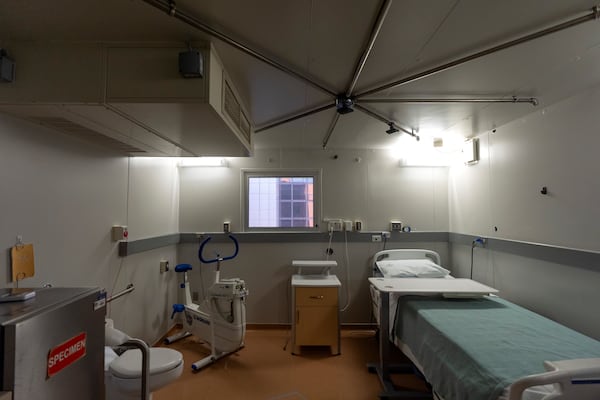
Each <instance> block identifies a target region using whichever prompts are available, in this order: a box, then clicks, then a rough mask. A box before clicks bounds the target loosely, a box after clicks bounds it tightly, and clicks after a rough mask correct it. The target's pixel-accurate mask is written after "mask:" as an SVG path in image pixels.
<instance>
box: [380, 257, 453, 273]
mask: <svg viewBox="0 0 600 400" xmlns="http://www.w3.org/2000/svg"><path fill="white" fill-rule="evenodd" d="M376 264H377V267H378V268H379V269H380V270H381V273H382V274H383V276H384V277H386V278H444V277H445V276H446V275H449V274H450V271H448V270H447V269H445V268H442V267H440V266H439V265H437V264H436V263H434V262H433V261H431V260H427V259H414V260H412V259H411V260H382V261H377V262H376Z"/></svg>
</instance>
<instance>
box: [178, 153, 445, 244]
mask: <svg viewBox="0 0 600 400" xmlns="http://www.w3.org/2000/svg"><path fill="white" fill-rule="evenodd" d="M335 155H337V159H334V156H335ZM357 159H360V161H357ZM244 168H257V169H277V168H289V169H302V168H305V169H322V170H323V184H322V186H323V189H322V198H323V206H322V214H323V215H322V216H323V218H344V219H349V220H356V219H359V220H361V221H362V223H363V230H365V231H369V230H372V231H377V230H378V231H381V230H389V222H390V220H392V219H400V220H402V221H403V222H404V224H408V225H410V226H412V228H413V230H415V231H444V232H445V231H447V230H448V191H447V179H448V169H447V168H440V167H401V166H400V164H399V162H398V161H397V160H396V159H394V158H393V157H391V156H390V155H389V154H388V153H387V152H385V151H375V150H354V151H353V150H340V151H336V150H328V151H323V150H287V151H278V150H257V151H256V152H255V156H254V157H252V158H233V159H230V161H229V166H228V167H187V168H181V169H180V176H181V207H180V219H179V227H180V229H181V231H182V232H220V231H222V229H223V222H224V221H230V222H231V224H232V230H234V231H241V230H242V228H243V220H242V210H241V204H243V201H242V191H241V188H242V182H241V180H242V178H241V175H242V172H241V171H242V169H244ZM322 230H323V231H325V230H326V228H324V227H322Z"/></svg>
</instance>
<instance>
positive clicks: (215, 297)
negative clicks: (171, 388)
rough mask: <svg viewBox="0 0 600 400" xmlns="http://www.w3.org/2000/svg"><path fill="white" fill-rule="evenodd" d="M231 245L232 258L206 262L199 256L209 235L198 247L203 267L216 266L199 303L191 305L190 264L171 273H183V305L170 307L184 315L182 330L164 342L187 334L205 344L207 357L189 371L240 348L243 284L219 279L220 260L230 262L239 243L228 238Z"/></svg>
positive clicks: (243, 299) (180, 266)
mask: <svg viewBox="0 0 600 400" xmlns="http://www.w3.org/2000/svg"><path fill="white" fill-rule="evenodd" d="M229 238H230V239H231V240H232V241H233V243H234V245H235V251H234V253H233V255H231V256H228V257H221V256H220V255H219V254H218V253H217V257H216V258H213V259H210V260H206V259H204V257H203V255H202V253H203V251H204V247H205V246H206V244H207V243H208V242H209V241H210V240H211V237H210V236H209V237H208V238H206V239H205V240H204V241H203V242H202V244H201V245H200V249H199V250H198V257H199V258H200V261H202V262H203V263H204V264H212V263H217V269H216V271H215V280H214V282H213V284H212V285H211V286H210V287H209V288H208V297H207V299H206V300H204V301H203V302H202V304H196V303H193V302H192V296H191V292H190V283H189V280H188V276H187V273H188V271H189V270H191V269H192V266H191V265H190V264H179V265H177V266H176V267H175V272H182V273H183V282H182V283H181V284H180V287H181V288H182V289H184V290H185V304H173V313H172V314H171V318H173V317H174V316H175V314H177V313H180V312H183V313H184V316H185V318H184V319H185V322H184V328H185V331H184V332H181V333H178V334H176V335H173V336H169V337H167V338H166V339H165V343H173V342H174V341H176V340H179V339H182V338H184V337H187V336H189V335H194V336H195V337H196V338H198V339H201V340H203V341H204V342H208V345H209V346H210V350H211V354H210V355H209V356H207V357H205V358H203V359H201V360H199V361H196V362H195V363H193V364H192V369H193V370H194V371H198V370H200V369H202V368H203V367H205V366H207V365H209V364H212V363H214V362H215V361H217V360H219V359H220V358H223V357H225V356H227V355H229V354H231V353H235V352H236V351H238V350H240V349H241V348H242V347H244V336H245V334H246V295H247V294H248V291H247V290H246V285H245V283H244V281H243V280H241V279H238V278H233V279H221V277H220V274H221V261H227V260H232V259H234V258H235V257H236V256H237V254H238V251H239V244H238V241H237V239H236V238H235V237H233V236H232V235H229Z"/></svg>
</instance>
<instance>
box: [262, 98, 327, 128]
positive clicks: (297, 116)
mask: <svg viewBox="0 0 600 400" xmlns="http://www.w3.org/2000/svg"><path fill="white" fill-rule="evenodd" d="M333 107H335V103H330V104H327V105H324V106H319V107H317V108H313V109H311V110H308V111H304V112H301V113H299V114H295V115H292V116H290V117H287V118H284V119H280V120H277V121H274V122H270V123H267V125H263V126H261V127H260V128H257V129H255V130H254V133H259V132H262V131H266V130H267V129H271V128H275V127H276V126H279V125H283V124H285V123H287V122H292V121H295V120H297V119H300V118H303V117H307V116H309V115H312V114H316V113H318V112H321V111H325V110H328V109H330V108H333ZM336 114H337V113H336Z"/></svg>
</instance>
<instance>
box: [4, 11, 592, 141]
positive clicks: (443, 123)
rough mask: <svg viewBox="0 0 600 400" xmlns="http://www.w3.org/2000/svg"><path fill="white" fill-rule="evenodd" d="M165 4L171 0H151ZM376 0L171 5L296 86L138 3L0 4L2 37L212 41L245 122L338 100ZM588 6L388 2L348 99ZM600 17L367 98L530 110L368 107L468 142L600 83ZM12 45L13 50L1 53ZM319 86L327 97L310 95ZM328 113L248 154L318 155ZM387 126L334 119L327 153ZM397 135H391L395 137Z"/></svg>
mask: <svg viewBox="0 0 600 400" xmlns="http://www.w3.org/2000/svg"><path fill="white" fill-rule="evenodd" d="M153 1H155V2H158V3H160V2H161V1H162V2H163V3H165V4H166V3H167V0H153ZM382 4H385V1H376V0H368V1H365V0H325V1H317V0H295V1H291V0H290V1H281V0H256V1H252V2H249V1H244V0H204V1H194V0H178V1H177V9H178V10H180V11H183V12H185V13H187V14H188V15H189V16H191V17H193V18H195V19H197V20H199V21H202V22H203V23H205V24H207V25H208V26H210V27H212V28H214V29H215V30H216V31H218V32H220V33H223V34H225V35H226V36H228V37H230V38H232V39H233V40H235V41H237V42H239V43H240V44H242V45H244V46H247V47H248V48H250V49H252V50H253V51H256V52H257V53H259V54H260V55H262V56H264V57H266V58H268V59H269V60H272V61H274V62H276V63H278V64H280V65H282V66H284V67H285V68H289V69H291V70H293V71H296V72H297V73H298V74H299V75H301V76H302V78H298V77H294V76H291V75H290V74H288V73H287V72H285V71H282V70H280V69H278V68H275V67H273V66H272V65H268V64H266V63H264V62H263V61H260V60H258V59H256V58H253V57H251V56H250V55H248V54H246V53H243V52H241V51H240V50H239V49H236V48H234V47H232V46H230V45H229V44H227V43H224V42H221V41H219V40H217V39H211V38H210V36H209V35H207V34H206V33H204V32H202V31H200V30H198V29H197V28H194V27H192V26H190V25H187V24H186V23H185V22H182V21H181V20H179V19H177V18H174V17H171V16H169V15H168V14H167V13H166V12H164V11H162V10H159V9H157V8H156V7H153V5H151V4H149V1H143V0H86V1H80V0H79V1H78V0H54V1H46V0H21V1H4V2H0V38H1V39H0V47H1V46H2V44H3V43H4V42H7V41H14V40H20V41H38V42H44V41H66V42H173V41H177V42H181V43H182V44H185V43H187V42H190V41H191V42H196V41H206V40H213V42H214V43H215V47H216V48H217V51H218V52H219V55H220V57H221V58H222V60H223V62H224V64H225V68H226V69H227V71H228V73H229V74H230V75H231V77H232V79H233V81H234V83H235V85H236V87H237V88H238V90H239V92H240V94H241V97H242V99H243V103H244V104H245V106H246V108H247V109H248V110H249V112H250V119H251V121H252V124H253V126H254V128H261V127H264V126H266V125H269V124H271V123H273V122H277V121H281V120H282V119H285V118H287V117H291V116H294V115H298V114H301V113H303V112H306V111H308V110H311V109H314V108H316V107H319V106H323V105H326V104H330V105H332V104H333V103H334V101H335V94H345V93H346V91H347V89H348V86H349V84H350V81H351V80H352V78H353V74H354V71H355V68H356V66H357V63H358V62H359V60H360V57H361V54H362V52H363V49H364V48H365V45H366V44H367V41H368V38H369V35H370V34H371V31H372V29H373V26H374V23H375V21H376V18H377V14H378V12H379V10H380V8H381V7H382ZM593 6H595V3H594V1H590V0H570V1H564V0H505V1H497V0H394V1H392V2H391V6H390V8H389V12H388V13H387V16H386V18H385V19H384V21H383V25H382V26H381V29H380V31H379V35H378V37H377V40H376V41H375V42H374V44H373V46H372V49H371V52H370V54H369V57H368V58H367V60H366V62H365V65H364V69H363V70H362V72H361V74H360V75H359V77H358V78H359V79H358V83H357V86H356V88H355V91H354V93H352V94H353V95H356V94H359V98H358V100H357V101H358V102H359V103H360V94H361V92H364V91H366V90H370V89H374V88H381V87H382V86H383V85H384V84H387V83H390V82H394V81H398V80H399V79H402V78H405V77H408V76H411V75H414V74H417V73H420V72H423V71H426V70H428V69H431V68H433V67H436V66H440V65H443V64H445V63H448V62H450V61H453V60H457V59H460V58H462V57H464V56H466V55H469V54H474V53H475V52H479V51H481V50H484V49H489V48H491V47H493V46H496V45H498V44H500V43H503V42H506V41H508V40H512V39H515V38H517V37H520V36H522V35H525V34H530V33H532V32H535V31H538V30H540V29H543V28H546V27H548V26H553V25H556V24H557V23H560V22H563V21H566V20H570V19H573V18H575V17H578V16H581V15H584V14H588V13H590V11H591V9H592V7H593ZM599 42H600V21H598V20H595V21H589V22H585V23H583V24H581V25H578V26H575V27H571V28H568V29H566V30H563V31H561V32H558V33H555V34H552V35H549V36H545V37H543V38H539V39H536V40H534V41H531V42H528V43H525V44H522V45H519V46H516V47H513V48H510V49H507V50H503V51H501V52H497V53H494V54H490V55H487V56H484V57H482V58H479V59H476V60H473V61H469V62H467V63H464V64H461V65H458V66H456V67H454V68H452V69H449V70H446V71H443V72H440V73H438V74H435V75H432V76H427V77H424V78H422V79H420V80H418V81H415V82H411V83H407V84H405V85H402V86H398V87H394V88H391V89H386V90H379V91H377V92H376V93H373V94H372V95H370V96H369V97H376V98H381V99H386V98H395V97H404V98H424V97H427V98H456V97H460V98H490V97H494V98H511V97H512V96H520V97H536V98H538V99H539V101H540V105H539V106H538V108H537V109H536V108H534V107H533V106H532V105H530V104H526V103H524V104H496V103H494V104H481V103H477V104H404V103H377V104H371V103H369V104H364V103H363V105H364V106H367V107H369V108H371V109H373V110H374V111H376V112H377V113H378V114H380V115H381V117H382V118H384V119H386V120H387V121H389V122H394V123H396V124H398V125H399V126H401V127H404V128H407V129H419V130H430V131H435V130H440V131H443V130H458V131H460V132H461V134H462V135H464V136H472V135H474V134H477V133H480V132H482V131H485V130H489V129H492V128H493V127H494V126H499V125H501V124H504V123H506V122H509V121H511V120H514V119H516V118H519V117H521V116H524V115H527V114H528V113H531V112H535V111H537V110H542V109H543V108H544V107H546V106H549V105H551V104H553V103H555V102H556V101H559V100H561V99H564V98H567V97H569V96H572V95H574V94H576V93H578V92H580V91H582V90H585V89H586V88H588V87H590V86H594V85H598V84H600V70H599V67H600V51H599V50H598V49H599V47H600V43H599ZM8 50H10V49H8ZM315 86H321V87H322V88H324V89H325V90H322V89H318V88H315ZM334 115H335V108H330V109H328V110H326V111H322V112H319V113H315V114H312V115H309V116H307V117H303V118H300V119H297V120H294V121H292V122H288V123H285V124H282V125H277V126H275V127H273V128H271V129H268V130H265V131H262V132H260V133H257V134H256V135H255V144H256V147H258V148H261V147H262V148H294V147H299V148H320V147H321V146H322V143H323V140H324V138H325V135H326V134H327V131H328V129H329V127H330V125H331V123H332V121H333V120H334ZM387 127H388V126H387V124H386V123H383V122H381V121H379V120H377V119H374V118H373V117H371V116H368V115H366V114H364V113H362V112H361V111H359V110H358V109H357V108H356V107H355V111H354V112H352V113H350V114H346V115H340V116H339V119H338V122H337V124H336V125H335V127H334V130H333V134H332V136H331V138H330V140H329V142H328V146H329V147H334V148H337V147H340V148H382V147H386V146H388V145H389V143H390V141H391V139H390V136H389V135H387V134H386V133H385V130H386V129H387ZM396 136H397V135H396Z"/></svg>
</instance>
